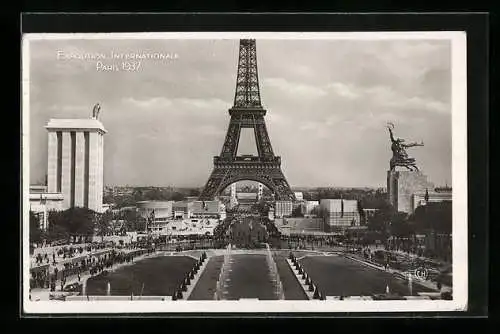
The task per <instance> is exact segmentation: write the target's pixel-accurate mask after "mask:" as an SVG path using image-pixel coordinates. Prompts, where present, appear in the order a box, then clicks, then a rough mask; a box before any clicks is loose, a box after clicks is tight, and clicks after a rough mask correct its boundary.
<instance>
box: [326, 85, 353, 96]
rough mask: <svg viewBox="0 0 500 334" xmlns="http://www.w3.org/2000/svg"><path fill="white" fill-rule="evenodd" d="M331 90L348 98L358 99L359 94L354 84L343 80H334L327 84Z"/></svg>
mask: <svg viewBox="0 0 500 334" xmlns="http://www.w3.org/2000/svg"><path fill="white" fill-rule="evenodd" d="M326 87H327V88H328V89H329V90H331V91H333V92H334V93H335V94H337V95H338V96H340V97H345V98H347V99H356V98H358V97H359V94H358V93H357V92H356V89H355V88H354V86H353V85H347V84H344V83H341V82H333V83H330V84H328V85H327V86H326Z"/></svg>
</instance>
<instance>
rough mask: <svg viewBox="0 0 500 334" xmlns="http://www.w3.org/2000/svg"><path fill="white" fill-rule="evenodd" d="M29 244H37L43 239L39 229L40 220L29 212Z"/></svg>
mask: <svg viewBox="0 0 500 334" xmlns="http://www.w3.org/2000/svg"><path fill="white" fill-rule="evenodd" d="M29 228H30V229H29V231H30V242H31V243H34V242H36V243H39V242H41V241H42V239H43V238H44V233H43V231H42V230H41V229H40V219H39V218H38V216H37V215H36V214H35V213H34V212H33V211H31V210H30V227H29Z"/></svg>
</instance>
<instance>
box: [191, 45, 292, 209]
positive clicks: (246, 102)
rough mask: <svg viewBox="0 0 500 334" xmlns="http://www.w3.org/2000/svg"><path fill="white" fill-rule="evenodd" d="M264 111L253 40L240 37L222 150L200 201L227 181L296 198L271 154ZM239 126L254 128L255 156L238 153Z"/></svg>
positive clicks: (276, 159)
mask: <svg viewBox="0 0 500 334" xmlns="http://www.w3.org/2000/svg"><path fill="white" fill-rule="evenodd" d="M265 114H266V110H265V109H264V108H263V107H262V104H261V102H260V91H259V76H258V72H257V50H256V46H255V40H254V39H242V40H240V48H239V60H238V75H237V79H236V92H235V95H234V105H233V107H232V108H231V109H229V115H230V116H231V120H230V121H229V127H228V129H227V134H226V139H225V141H224V145H223V146H222V151H221V153H220V155H219V156H216V157H214V168H213V170H212V173H211V174H210V177H209V179H208V181H207V183H206V185H205V188H204V189H203V191H202V192H201V195H200V200H211V199H213V198H214V197H216V196H218V195H219V194H220V193H221V192H222V191H223V190H224V189H225V188H226V187H228V186H229V185H230V184H232V183H234V182H238V181H242V180H252V181H257V182H260V183H262V184H264V185H265V186H266V187H268V188H269V189H270V190H271V191H272V192H273V193H274V196H275V197H274V198H275V199H276V200H294V199H295V195H294V193H293V192H292V190H291V189H290V185H289V184H288V182H287V181H286V178H285V176H284V175H283V172H282V171H281V158H280V157H279V156H275V155H274V152H273V148H272V146H271V141H270V140H269V135H268V133H267V128H266V123H265V121H264V115H265ZM242 128H250V129H253V130H254V135H255V142H256V145H257V156H253V155H252V156H246V155H243V156H238V155H237V150H238V144H239V140H240V133H241V129H242Z"/></svg>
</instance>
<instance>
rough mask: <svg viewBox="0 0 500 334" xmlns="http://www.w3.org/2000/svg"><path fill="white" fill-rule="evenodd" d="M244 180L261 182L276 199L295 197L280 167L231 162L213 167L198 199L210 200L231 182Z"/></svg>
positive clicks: (291, 198)
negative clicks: (230, 163)
mask: <svg viewBox="0 0 500 334" xmlns="http://www.w3.org/2000/svg"><path fill="white" fill-rule="evenodd" d="M244 180H249V181H256V182H260V183H262V184H263V185H265V186H266V187H268V188H269V189H270V190H271V191H272V193H273V194H274V198H275V199H276V200H278V201H283V200H290V201H293V200H294V199H295V195H294V193H293V192H292V191H291V189H290V186H289V185H288V182H287V181H286V179H285V176H284V175H283V172H282V171H281V168H280V167H276V166H274V167H269V166H262V165H261V164H246V165H243V164H237V163H233V164H232V165H227V166H215V167H214V169H213V170H212V173H211V174H210V177H209V179H208V182H207V184H206V186H205V188H204V189H203V192H202V193H201V195H200V200H204V201H208V200H212V199H214V198H215V197H217V196H219V195H220V194H221V192H222V191H223V190H224V189H226V188H227V187H228V186H229V185H231V184H232V183H235V182H238V181H244Z"/></svg>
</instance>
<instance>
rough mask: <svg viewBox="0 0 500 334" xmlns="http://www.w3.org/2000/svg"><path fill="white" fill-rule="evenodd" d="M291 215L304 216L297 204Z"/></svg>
mask: <svg viewBox="0 0 500 334" xmlns="http://www.w3.org/2000/svg"><path fill="white" fill-rule="evenodd" d="M292 217H304V214H303V213H302V210H301V207H300V206H297V207H296V208H294V209H293V210H292Z"/></svg>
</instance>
